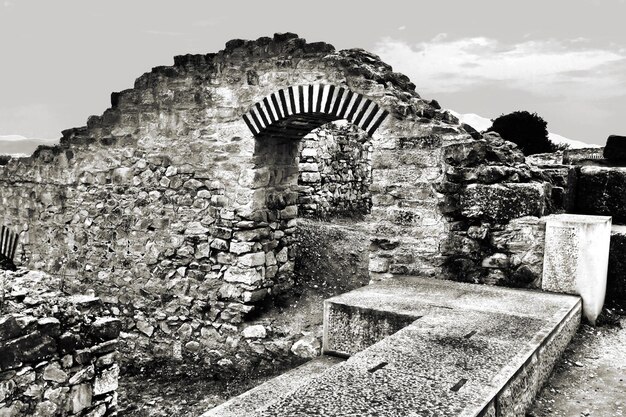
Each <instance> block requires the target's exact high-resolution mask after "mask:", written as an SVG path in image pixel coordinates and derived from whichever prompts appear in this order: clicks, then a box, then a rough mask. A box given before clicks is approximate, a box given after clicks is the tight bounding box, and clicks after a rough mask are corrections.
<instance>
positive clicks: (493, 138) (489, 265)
mask: <svg viewBox="0 0 626 417" xmlns="http://www.w3.org/2000/svg"><path fill="white" fill-rule="evenodd" d="M444 152H445V155H446V157H445V158H446V160H447V161H449V163H450V167H449V168H448V169H447V172H446V182H445V183H443V184H442V185H441V186H442V187H444V188H445V189H449V190H456V194H452V195H450V197H449V199H448V200H447V201H446V204H445V212H446V213H447V214H448V215H449V216H450V217H451V218H452V219H453V222H452V223H451V226H450V228H451V230H450V234H449V235H448V237H447V238H446V239H445V240H444V241H443V242H442V244H441V251H442V254H443V255H448V258H447V260H446V263H445V265H446V268H447V271H448V273H449V274H450V276H452V277H455V278H456V279H458V280H462V281H469V282H477V283H488V284H498V285H506V286H519V287H536V286H537V283H538V280H539V278H540V276H541V268H540V260H539V259H537V258H538V257H541V256H542V253H543V252H542V248H541V243H542V242H543V240H542V238H541V237H539V236H537V234H538V233H540V226H539V225H537V224H536V223H537V219H538V218H539V217H541V216H544V215H546V214H550V213H551V212H552V211H553V210H554V207H553V205H552V190H553V185H552V184H550V183H549V181H548V178H547V177H546V176H545V175H544V174H543V173H542V172H541V171H540V170H539V169H538V168H536V167H533V166H529V165H528V164H526V163H525V160H524V156H523V155H522V154H521V152H519V151H518V150H517V148H516V146H515V145H514V144H513V143H511V142H506V141H504V140H502V139H501V138H500V137H499V136H498V135H494V134H493V133H487V134H485V136H484V139H483V140H482V141H476V142H473V143H470V144H454V145H450V146H448V147H445V148H444ZM485 160H486V161H488V162H489V163H488V164H485V163H484V162H482V161H485ZM529 216H530V217H529ZM516 219H519V220H516ZM537 237H539V240H537V243H535V239H536V238H537ZM453 279H454V278H453Z"/></svg>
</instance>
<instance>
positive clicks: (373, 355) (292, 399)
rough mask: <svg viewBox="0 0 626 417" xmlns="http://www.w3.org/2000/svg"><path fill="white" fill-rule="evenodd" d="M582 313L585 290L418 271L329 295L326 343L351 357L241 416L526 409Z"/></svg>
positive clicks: (488, 413)
mask: <svg viewBox="0 0 626 417" xmlns="http://www.w3.org/2000/svg"><path fill="white" fill-rule="evenodd" d="M580 314H581V301H580V298H579V297H575V296H569V295H562V294H549V293H542V292H532V291H524V290H513V289H507V288H499V287H487V286H482V285H471V284H462V283H455V282H450V281H438V280H426V279H418V278H401V279H398V280H394V281H390V282H383V283H377V284H374V285H369V286H367V287H364V288H360V289H358V290H355V291H352V292H350V293H347V294H343V295H340V296H338V297H334V298H332V299H329V300H327V301H326V302H325V322H326V323H325V326H326V328H325V331H326V333H325V343H324V345H325V348H326V349H327V350H329V351H334V352H339V353H341V354H343V355H346V356H347V355H350V357H349V359H347V360H346V361H345V362H343V363H339V364H336V365H335V366H332V367H329V368H326V369H325V370H324V371H323V372H322V373H320V374H317V375H316V376H315V377H314V378H311V379H309V380H308V381H305V382H303V383H302V381H301V380H299V381H295V380H294V381H293V383H294V384H295V385H297V387H296V388H294V389H293V390H291V391H290V392H289V393H288V394H287V395H280V398H278V399H273V400H272V401H271V402H269V401H268V402H266V403H265V404H264V405H263V406H260V407H257V408H256V409H255V410H254V412H252V413H249V414H248V413H240V414H238V415H240V416H242V417H243V416H248V415H250V416H264V417H270V416H271V417H279V416H285V417H287V416H289V417H297V416H319V415H324V416H364V417H367V416H524V413H525V410H526V408H527V407H528V406H529V405H530V403H531V402H532V400H533V398H534V397H535V395H536V393H537V392H538V390H539V389H540V387H541V385H542V384H543V382H545V380H546V379H547V377H548V376H549V374H550V372H551V370H552V366H553V365H554V362H555V361H556V359H557V358H558V356H559V355H560V354H561V352H562V351H563V350H564V349H565V346H566V345H567V343H568V342H569V340H570V339H571V337H572V336H573V335H574V333H575V332H576V329H577V327H578V324H579V322H580ZM411 320H412V322H410V321H411ZM407 322H410V323H408V324H407V325H405V326H404V327H401V326H402V325H403V324H406V323H407ZM376 323H383V325H382V326H379V327H380V328H383V330H379V329H377V326H376ZM336 326H339V327H336ZM343 326H348V327H343ZM386 333H388V334H386ZM358 349H362V350H361V351H358V352H357V350H358ZM276 391H280V389H278V390H276ZM246 410H250V409H246ZM215 415H220V414H215ZM206 417H208V415H207V416H206Z"/></svg>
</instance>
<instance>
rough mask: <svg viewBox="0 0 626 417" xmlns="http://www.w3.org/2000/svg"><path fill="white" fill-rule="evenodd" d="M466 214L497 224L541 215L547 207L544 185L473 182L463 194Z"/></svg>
mask: <svg viewBox="0 0 626 417" xmlns="http://www.w3.org/2000/svg"><path fill="white" fill-rule="evenodd" d="M461 204H462V207H463V210H462V213H463V215H465V216H467V217H469V218H472V219H484V220H486V221H493V222H497V223H505V222H507V221H509V220H512V219H515V218H518V217H523V216H542V215H543V214H544V212H545V210H546V198H545V191H544V187H543V185H542V184H538V183H530V184H523V183H522V184H515V183H510V184H493V185H485V184H470V185H469V186H467V188H466V190H465V191H464V192H463V194H462V195H461Z"/></svg>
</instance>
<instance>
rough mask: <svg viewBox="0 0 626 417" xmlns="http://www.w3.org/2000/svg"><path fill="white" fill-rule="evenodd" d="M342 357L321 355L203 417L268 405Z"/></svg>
mask: <svg viewBox="0 0 626 417" xmlns="http://www.w3.org/2000/svg"><path fill="white" fill-rule="evenodd" d="M343 361H344V360H343V359H341V358H336V357H332V356H320V357H318V358H315V359H313V360H311V361H309V362H307V363H305V364H303V365H300V366H298V367H297V368H295V369H292V370H290V371H288V372H285V373H284V374H282V375H279V376H277V377H276V378H273V379H271V380H269V381H267V382H265V383H263V384H261V385H259V386H258V387H255V388H253V389H251V390H249V391H246V392H244V393H243V394H241V395H239V396H237V397H234V398H231V399H230V400H228V401H226V402H225V403H222V404H220V405H218V406H217V407H215V408H212V409H210V410H209V411H207V412H206V413H204V414H202V416H201V417H244V416H248V415H253V414H254V412H255V410H257V409H260V408H264V407H267V406H269V405H270V404H272V403H273V402H276V401H278V400H280V399H281V398H283V397H284V396H286V395H288V394H289V393H291V392H293V391H294V390H295V389H296V388H297V387H299V386H300V385H302V384H305V383H306V382H309V381H310V380H311V379H313V378H315V377H316V376H319V375H320V374H321V373H322V372H324V371H325V370H327V369H328V368H330V367H331V366H334V365H336V364H338V363H341V362H343Z"/></svg>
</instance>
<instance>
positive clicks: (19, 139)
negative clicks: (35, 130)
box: [0, 135, 59, 156]
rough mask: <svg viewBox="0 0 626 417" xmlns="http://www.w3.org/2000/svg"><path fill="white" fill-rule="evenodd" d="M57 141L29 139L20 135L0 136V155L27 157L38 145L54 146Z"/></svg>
mask: <svg viewBox="0 0 626 417" xmlns="http://www.w3.org/2000/svg"><path fill="white" fill-rule="evenodd" d="M58 142H59V140H58V139H29V138H26V137H24V136H20V135H4V136H3V135H0V155H14V156H27V155H30V154H32V153H33V152H34V151H35V149H37V146H39V145H54V144H55V143H58Z"/></svg>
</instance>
